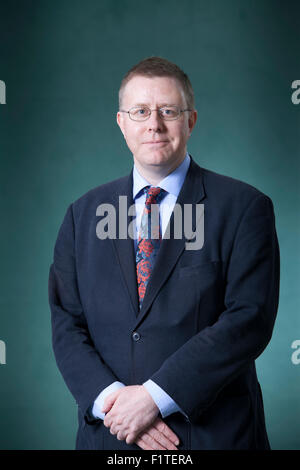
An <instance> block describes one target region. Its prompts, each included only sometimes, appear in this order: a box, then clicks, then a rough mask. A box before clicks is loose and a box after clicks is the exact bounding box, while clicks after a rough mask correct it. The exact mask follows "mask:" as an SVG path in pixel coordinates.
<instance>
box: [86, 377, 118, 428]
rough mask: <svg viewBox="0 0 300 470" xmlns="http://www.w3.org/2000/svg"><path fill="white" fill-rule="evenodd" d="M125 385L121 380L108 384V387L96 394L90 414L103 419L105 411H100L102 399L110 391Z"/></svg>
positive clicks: (102, 403)
mask: <svg viewBox="0 0 300 470" xmlns="http://www.w3.org/2000/svg"><path fill="white" fill-rule="evenodd" d="M122 387H125V385H124V384H123V383H122V382H113V383H112V384H110V385H109V386H108V387H106V388H105V389H104V390H102V392H101V393H100V394H99V395H98V397H97V398H96V400H95V401H94V405H93V408H92V415H93V416H94V417H95V418H100V419H104V418H105V413H102V411H101V410H102V408H103V405H104V400H105V398H106V397H107V396H108V395H110V394H111V393H113V392H115V391H116V390H118V389H119V388H122Z"/></svg>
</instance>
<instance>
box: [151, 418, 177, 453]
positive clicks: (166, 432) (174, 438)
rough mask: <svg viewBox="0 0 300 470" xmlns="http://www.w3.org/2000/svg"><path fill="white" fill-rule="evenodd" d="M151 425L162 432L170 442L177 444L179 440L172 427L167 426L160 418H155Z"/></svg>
mask: <svg viewBox="0 0 300 470" xmlns="http://www.w3.org/2000/svg"><path fill="white" fill-rule="evenodd" d="M153 426H154V427H155V428H156V429H157V430H158V431H159V432H161V433H162V434H164V435H165V436H166V437H167V438H168V439H169V440H170V441H171V442H173V444H175V445H176V446H178V445H179V442H180V441H179V439H178V437H177V436H176V434H175V433H174V432H173V431H172V429H170V428H169V426H168V425H167V424H166V423H165V422H164V421H163V420H162V419H160V418H157V419H156V420H155V421H154V423H153Z"/></svg>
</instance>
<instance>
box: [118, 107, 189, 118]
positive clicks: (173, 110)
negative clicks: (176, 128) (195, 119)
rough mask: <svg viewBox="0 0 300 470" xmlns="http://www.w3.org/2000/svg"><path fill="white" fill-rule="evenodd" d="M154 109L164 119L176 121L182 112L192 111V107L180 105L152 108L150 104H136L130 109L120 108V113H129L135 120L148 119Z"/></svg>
mask: <svg viewBox="0 0 300 470" xmlns="http://www.w3.org/2000/svg"><path fill="white" fill-rule="evenodd" d="M152 111H157V112H158V114H159V116H160V117H161V118H162V119H163V120H164V121H175V119H178V118H179V116H180V115H181V113H184V112H185V111H192V110H191V109H180V108H178V106H173V105H172V106H162V107H161V108H158V109H150V108H148V106H136V107H134V108H131V109H130V110H129V111H125V110H123V109H120V113H128V114H129V117H130V119H132V120H133V121H146V120H147V119H149V117H150V116H151V113H152Z"/></svg>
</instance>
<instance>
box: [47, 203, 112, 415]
mask: <svg viewBox="0 0 300 470" xmlns="http://www.w3.org/2000/svg"><path fill="white" fill-rule="evenodd" d="M74 240H75V230H74V220H73V212H72V205H70V206H69V208H68V210H67V213H66V215H65V218H64V220H63V223H62V226H61V228H60V230H59V233H58V237H57V241H56V244H55V248H54V259H53V264H52V265H51V267H50V274H49V303H50V309H51V326H52V345H53V350H54V355H55V359H56V362H57V365H58V368H59V370H60V372H61V374H62V376H63V378H64V380H65V382H66V384H67V386H68V388H69V390H70V392H71V393H72V395H73V396H74V398H75V401H76V403H77V404H78V406H79V408H80V409H81V411H82V413H83V415H84V418H85V420H86V421H87V422H91V423H92V422H94V421H95V422H96V421H97V420H96V419H95V420H93V419H91V415H90V414H89V413H88V408H89V407H90V406H91V405H92V404H93V402H94V400H95V399H96V397H97V396H98V395H99V393H100V392H101V391H102V390H103V389H104V388H106V387H107V386H108V385H110V384H111V383H112V382H115V381H117V380H118V379H117V377H116V376H115V375H114V374H113V373H112V371H111V370H110V369H109V367H108V366H107V365H106V364H105V363H104V362H103V360H102V359H101V357H100V355H99V353H98V352H97V350H96V349H95V347H94V344H93V342H92V339H91V337H90V334H89V328H88V324H87V320H86V317H85V314H84V311H83V308H82V305H81V301H80V295H79V291H78V285H77V275H76V259H75V246H74Z"/></svg>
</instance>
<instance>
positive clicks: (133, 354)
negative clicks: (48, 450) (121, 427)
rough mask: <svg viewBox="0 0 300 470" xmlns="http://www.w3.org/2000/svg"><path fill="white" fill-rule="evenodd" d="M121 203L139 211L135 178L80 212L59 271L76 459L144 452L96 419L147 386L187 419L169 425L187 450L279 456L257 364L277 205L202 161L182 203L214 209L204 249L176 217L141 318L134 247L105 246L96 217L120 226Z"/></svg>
mask: <svg viewBox="0 0 300 470" xmlns="http://www.w3.org/2000/svg"><path fill="white" fill-rule="evenodd" d="M120 195H123V196H127V197H128V205H130V204H133V200H132V172H131V174H130V175H129V176H126V177H123V178H120V179H118V180H116V181H113V182H110V183H107V184H103V185H101V186H99V187H97V188H95V189H93V190H91V191H89V192H88V193H87V194H85V195H84V196H82V197H81V198H80V199H78V200H77V201H75V202H74V203H73V204H71V205H70V206H69V208H68V210H67V212H66V215H65V218H64V220H63V223H62V226H61V228H60V230H59V234H58V238H57V241H56V245H55V249H54V260H53V264H52V265H51V268H50V277H49V300H50V306H51V312H52V333H53V336H52V340H53V349H54V353H55V358H56V361H57V365H58V367H59V369H60V371H61V374H62V376H63V378H64V380H65V382H66V384H67V386H68V388H69V389H70V391H71V393H72V395H73V397H74V398H75V400H76V403H77V405H78V420H79V427H78V432H77V438H76V449H131V450H133V449H138V446H137V445H136V444H133V445H127V444H126V442H125V441H118V440H117V438H116V437H115V436H113V435H111V434H110V432H109V429H107V428H106V427H105V426H104V425H103V422H102V420H96V419H91V417H90V415H89V413H88V409H89V407H90V406H91V405H92V404H93V401H94V400H95V398H96V397H97V396H98V394H99V393H100V391H102V390H103V389H104V388H105V387H107V386H108V385H109V384H111V383H112V382H114V381H116V380H119V381H121V382H123V383H124V384H126V385H136V384H142V383H143V382H144V381H146V380H147V379H152V380H153V381H154V382H156V383H157V384H158V385H159V386H160V387H161V388H162V389H163V390H165V391H166V392H167V393H168V394H169V395H170V396H171V397H172V398H173V399H174V400H175V402H176V403H177V404H178V405H179V406H180V408H181V409H182V410H183V411H184V412H185V413H186V414H187V416H188V418H186V417H184V416H183V415H182V414H181V413H179V412H177V413H173V414H172V415H170V416H168V417H166V418H165V422H166V423H167V424H168V425H169V426H170V427H171V428H172V429H173V430H174V432H175V433H176V434H177V435H178V437H179V438H180V440H181V444H180V446H179V449H269V448H270V447H269V441H268V437H267V432H266V427H265V418H264V408H263V400H262V393H261V388H260V385H259V382H258V380H257V375H256V369H255V359H256V358H257V357H258V356H259V355H260V354H261V353H262V351H263V350H264V349H265V347H266V346H267V344H268V342H269V341H270V338H271V336H272V331H273V327H274V321H275V318H276V313H277V308H278V298H279V248H278V241H277V235H276V229H275V218H274V211H273V204H272V201H271V199H270V198H269V197H268V196H266V195H265V194H263V193H262V192H260V191H259V190H257V189H256V188H254V187H252V186H250V185H248V184H246V183H243V182H241V181H239V180H236V179H233V178H230V177H227V176H223V175H220V174H217V173H215V172H212V171H210V170H207V169H204V168H201V167H199V166H198V165H197V164H196V163H195V161H194V160H193V159H191V164H190V167H189V170H188V173H187V176H186V178H185V181H184V183H183V186H182V189H181V192H180V194H179V196H178V200H177V203H178V204H180V205H183V204H186V203H189V204H192V205H193V207H195V205H196V204H204V214H205V216H204V245H203V247H202V248H201V249H199V250H195V251H194V250H187V249H186V247H185V243H186V240H185V238H184V237H183V238H182V239H176V238H175V237H174V236H173V228H174V227H173V225H172V224H173V222H174V214H172V216H171V219H170V227H171V230H170V234H171V236H170V238H169V239H164V240H163V241H162V244H161V247H160V250H159V253H158V257H157V261H156V264H155V266H154V270H153V272H152V275H151V278H150V281H149V284H148V286H147V290H146V294H145V298H144V301H143V305H142V309H141V311H139V310H138V294H137V280H136V271H135V254H134V243H133V240H132V239H131V238H127V239H115V240H112V239H109V238H107V239H105V240H100V239H99V238H98V237H97V235H96V226H97V223H98V222H99V220H100V217H99V216H97V215H96V210H97V207H98V206H99V205H100V204H103V203H110V204H112V205H114V207H115V208H116V211H117V214H118V205H119V196H120ZM130 221H131V218H130V217H128V222H130ZM117 228H118V227H117ZM194 228H195V226H194ZM117 233H118V230H117ZM136 333H137V334H136Z"/></svg>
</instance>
